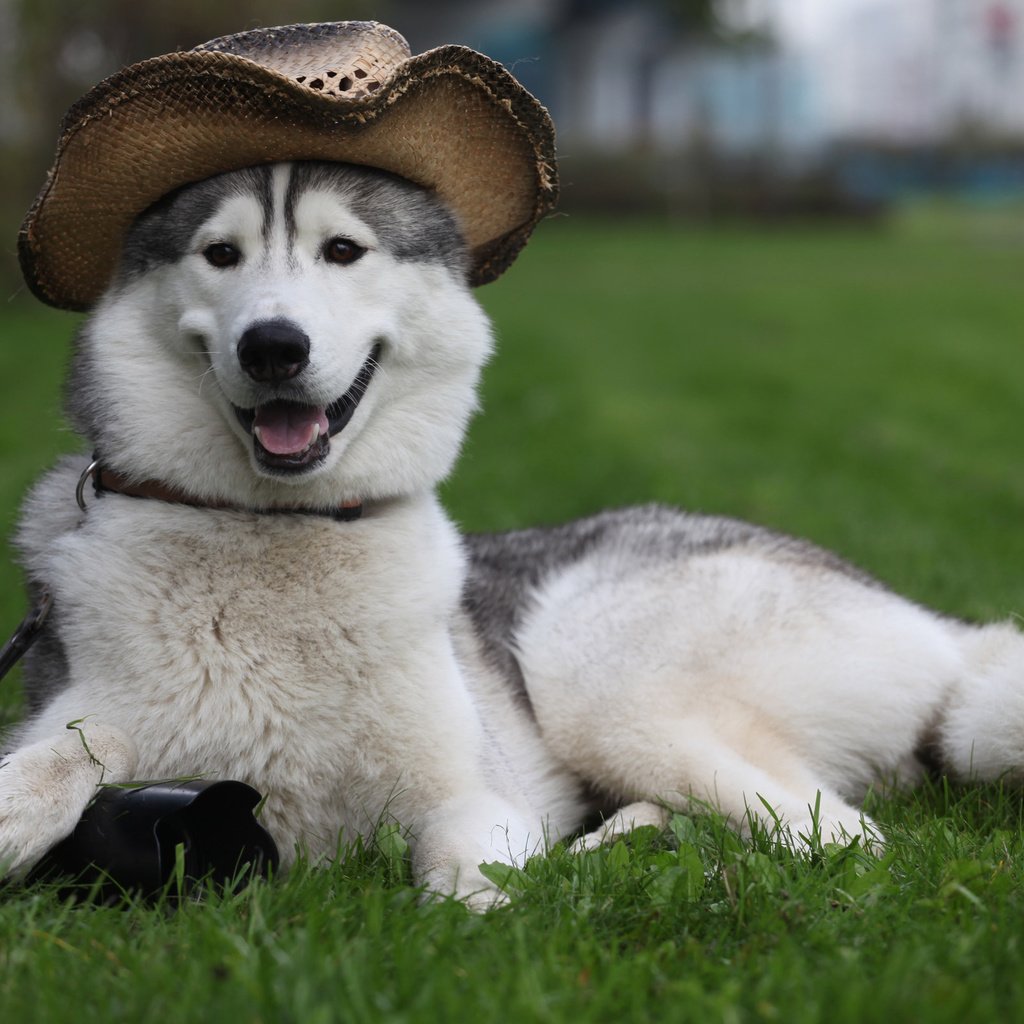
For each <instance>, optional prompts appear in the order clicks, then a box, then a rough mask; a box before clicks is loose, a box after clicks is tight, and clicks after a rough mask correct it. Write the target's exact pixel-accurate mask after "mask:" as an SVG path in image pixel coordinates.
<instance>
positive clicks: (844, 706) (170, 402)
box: [0, 161, 1024, 907]
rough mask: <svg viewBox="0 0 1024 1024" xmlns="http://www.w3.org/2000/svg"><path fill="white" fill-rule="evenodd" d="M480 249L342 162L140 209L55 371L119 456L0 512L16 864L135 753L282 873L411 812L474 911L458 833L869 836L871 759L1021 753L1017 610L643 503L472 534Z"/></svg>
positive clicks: (35, 854)
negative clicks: (257, 841)
mask: <svg viewBox="0 0 1024 1024" xmlns="http://www.w3.org/2000/svg"><path fill="white" fill-rule="evenodd" d="M467 261H468V256H467V248H466V245H465V243H464V241H463V239H462V236H461V234H460V230H459V226H458V223H457V221H456V218H455V217H454V216H453V214H452V213H451V212H450V210H449V209H448V208H447V207H446V206H445V204H444V203H443V202H442V201H441V200H439V199H438V198H437V197H436V196H435V195H433V194H431V193H430V192H428V191H426V190H424V189H422V188H420V187H418V186H415V185H413V184H411V183H409V182H408V181H405V180H403V179H401V178H398V177H396V176H394V175H391V174H387V173H384V172H380V171H376V170H372V169H368V168H365V167H357V166H351V165H345V164H338V163H321V162H307V161H302V162H293V163H279V164H275V165H270V166H260V167H253V168H248V169H243V170H240V171H232V172H228V173H224V174H220V175H216V176H214V177H212V178H209V179H207V180H204V181H202V182H201V183H198V184H195V185H190V186H187V187H185V188H182V189H180V190H178V191H176V192H174V193H172V194H171V195H170V196H168V197H167V198H165V199H164V200H162V201H160V202H159V203H157V204H156V205H155V206H153V207H151V208H150V209H149V210H147V212H146V213H144V214H143V215H142V216H141V217H139V218H138V219H137V220H136V221H135V222H134V224H133V225H132V227H131V228H130V230H129V231H128V233H127V236H126V239H125V243H124V246H123V251H122V255H121V260H120V264H119V268H118V270H117V273H116V275H115V277H114V280H113V282H112V283H111V285H110V286H109V288H108V289H107V290H106V292H105V293H104V295H103V296H102V298H101V299H100V300H99V301H98V303H97V304H96V305H95V308H94V310H93V312H92V313H91V315H90V317H89V318H88V320H87V321H86V322H85V324H84V326H83V327H82V328H81V330H80V332H79V334H78V337H77V341H76V348H75V354H74V359H73V362H72V366H71V370H70V379H69V384H68V392H67V393H68V404H69V408H68V412H69V417H70V420H71V422H72V423H73V424H74V426H75V428H76V430H77V431H78V433H79V434H80V435H81V437H82V438H83V439H84V441H85V445H86V447H87V449H89V450H90V451H92V450H95V451H97V452H100V453H102V455H103V459H104V460H105V461H106V462H107V463H108V464H109V465H111V466H115V467H117V474H110V475H108V477H107V478H105V479H106V484H105V485H104V486H102V487H100V488H99V491H98V493H95V494H94V493H92V491H91V490H89V489H87V497H85V498H84V500H83V502H82V504H83V505H84V509H83V508H81V507H79V505H78V504H76V502H75V501H74V500H73V495H74V493H75V490H76V486H77V485H78V484H79V482H80V479H81V478H82V477H83V474H84V473H88V472H89V469H88V463H89V461H90V460H89V459H88V458H85V457H81V456H74V457H69V458H66V459H65V460H64V461H63V462H62V463H61V464H60V465H58V466H57V468H55V469H54V470H52V471H51V472H49V473H48V474H47V475H45V476H44V477H43V478H42V479H41V481H40V482H39V483H38V485H37V486H36V487H35V488H34V490H33V491H32V493H31V494H30V496H29V497H28V499H27V502H26V506H25V510H24V515H23V518H22V520H21V526H20V529H19V532H18V538H17V543H18V547H19V550H20V553H21V558H22V562H23V565H24V568H25V572H26V575H27V578H28V581H29V585H30V587H31V588H32V589H33V590H36V591H38V590H39V589H41V588H44V587H45V588H46V589H47V590H48V591H49V592H50V593H51V594H52V595H53V601H54V605H53V608H54V610H53V612H52V614H51V617H50V619H49V621H48V623H47V626H46V628H45V630H44V633H43V636H42V638H41V640H40V642H39V643H38V644H37V646H36V647H35V648H34V650H33V651H32V652H31V654H30V657H29V659H28V662H27V665H26V669H25V687H26V694H27V704H28V715H27V718H26V720H25V722H24V723H23V724H22V725H20V726H19V727H17V728H16V729H15V730H14V732H13V734H12V735H10V736H9V737H8V738H7V745H6V748H5V749H7V750H8V753H7V754H6V755H4V757H3V763H2V768H0V860H2V861H3V863H4V865H5V868H6V871H7V872H8V873H9V874H12V875H18V874H20V873H23V872H24V871H25V870H26V869H27V868H29V867H30V866H31V865H32V864H33V863H34V862H36V861H37V860H38V859H39V858H40V857H41V856H42V855H43V854H44V853H45V851H46V850H47V849H49V848H50V847H51V846H53V844H55V843H56V842H58V841H59V840H60V839H61V838H62V837H64V836H66V835H67V834H68V833H69V832H70V831H71V830H72V828H73V827H74V825H75V823H76V821H77V820H78V818H79V816H80V815H81V813H82V811H83V809H84V808H85V807H86V805H87V804H88V803H89V801H90V800H91V799H92V797H93V796H94V794H95V792H96V787H97V785H98V784H100V783H123V782H128V781H130V780H132V779H154V778H174V777H178V776H181V775H189V776H191V775H195V774H202V775H204V776H209V777H226V778H237V779H241V780H243V781H246V782H248V783H250V784H251V785H252V786H254V787H255V788H257V789H258V790H259V791H260V792H261V793H263V794H265V796H266V802H265V806H264V808H263V812H262V815H263V816H262V821H263V823H264V824H265V826H266V827H267V828H268V830H269V831H270V832H271V834H272V835H273V836H274V837H275V838H276V840H277V843H278V845H279V846H280V849H281V851H282V859H283V863H284V865H285V866H286V867H287V865H288V864H290V863H292V862H293V861H294V858H295V857H296V856H298V855H301V856H304V857H307V858H310V859H312V860H319V859H324V858H331V857H333V856H334V855H335V854H336V852H337V850H338V849H339V845H338V844H339V836H340V837H341V839H342V841H344V840H351V839H353V838H355V837H356V836H366V835H369V834H371V833H372V832H373V830H374V829H375V828H376V827H377V826H378V825H379V824H380V823H381V822H382V821H396V822H399V823H401V825H402V826H403V827H404V828H405V829H406V830H407V832H408V835H409V838H410V846H411V858H412V870H413V873H414V877H415V879H416V881H417V883H418V884H419V885H421V886H423V887H424V890H425V891H427V892H430V893H440V894H446V895H454V896H456V897H458V898H461V899H464V900H466V901H468V902H469V903H470V904H471V905H474V906H479V907H483V906H489V905H491V904H492V903H494V902H496V901H498V900H500V899H501V898H502V897H501V894H500V893H499V892H498V891H497V889H496V887H495V886H494V884H493V883H492V882H490V881H489V880H488V879H487V878H486V877H485V876H484V874H483V873H482V872H481V870H480V865H481V864H483V863H485V862H489V861H501V862H504V863H509V864H521V863H522V862H523V861H524V859H525V858H527V857H529V856H531V855H533V854H535V853H538V852H540V851H543V849H544V848H545V844H547V843H550V842H552V841H554V840H557V839H559V838H563V837H573V836H575V835H577V834H579V832H580V830H581V828H582V826H583V823H584V822H585V821H586V820H587V819H588V817H589V816H590V815H592V814H593V812H594V811H595V810H600V811H601V812H602V813H603V815H604V822H603V824H602V825H601V826H600V827H599V828H598V829H597V830H596V831H593V832H591V833H588V834H587V835H585V836H584V837H583V839H582V841H581V845H583V846H592V845H595V844H597V843H600V842H604V841H607V840H608V839H609V838H611V837H613V836H615V835H618V834H620V833H621V832H623V831H625V830H628V829H629V828H631V827H633V826H635V825H638V824H650V823H655V824H662V823H664V822H665V821H666V820H667V815H668V814H669V813H670V812H671V811H672V810H674V809H680V810H685V809H687V808H689V807H692V806H694V805H698V806H705V805H710V806H712V807H714V808H716V809H717V810H718V811H720V812H721V813H722V814H723V815H725V816H726V817H727V818H728V820H729V821H730V822H731V823H732V824H733V825H734V826H735V827H736V828H737V829H739V830H741V831H742V830H747V829H749V828H750V827H751V825H752V823H760V824H763V825H765V826H767V827H769V828H775V829H779V834H780V836H781V837H782V838H783V841H784V842H786V843H788V844H789V845H791V846H792V847H793V848H795V849H808V848H810V846H811V845H812V844H813V843H814V842H816V841H818V840H819V839H820V840H822V841H840V842H842V841H850V840H851V839H852V838H853V837H862V839H863V841H864V842H867V843H873V844H879V845H880V844H881V843H883V842H884V839H883V837H882V836H881V833H880V832H879V829H878V827H877V826H876V824H875V823H874V822H872V821H871V820H870V819H868V818H867V817H865V816H864V814H863V813H862V811H861V810H860V808H859V806H858V804H859V801H860V800H861V799H862V798H863V796H864V794H865V793H866V791H867V790H868V789H869V788H870V787H872V786H876V785H878V784H885V785H892V784H895V785H904V786H911V785H914V784H915V783H916V782H918V781H919V780H920V778H921V776H922V773H923V772H924V770H925V769H926V767H927V766H928V765H929V764H931V763H937V764H939V765H940V766H941V768H942V770H943V771H945V772H948V773H949V774H950V775H951V776H953V777H955V778H958V779H961V778H962V779H967V778H977V779H994V778H997V777H1001V776H1003V775H1004V774H1006V773H1010V774H1011V775H1017V776H1019V774H1020V771H1021V766H1022V765H1024V688H1022V687H1021V685H1020V680H1021V677H1022V675H1024V639H1022V637H1021V634H1020V633H1019V632H1018V631H1017V630H1016V629H1015V628H1014V627H1013V626H1012V625H1009V624H992V625H985V626H973V625H967V624H965V623H962V622H959V621H956V620H954V619H951V618H947V617H943V616H940V615H937V614H933V613H932V612H930V611H928V610H926V609H924V608H922V607H920V606H918V605H916V604H914V603H911V602H909V601H907V600H905V599H903V598H901V597H900V596H898V595H896V594H894V593H892V592H891V591H889V590H888V589H886V588H885V587H884V586H882V585H881V584H880V583H878V582H877V581H875V580H874V579H872V578H870V577H869V576H867V575H865V574H864V573H862V572H860V571H859V570H857V569H856V568H854V567H852V566H850V565H848V564H847V563H845V562H844V561H842V560H841V559H839V558H838V557H836V556H834V555H832V554H830V553H828V552H826V551H824V550H821V549H819V548H817V547H815V546H813V545H811V544H809V543H806V542H803V541H800V540H796V539H792V538H789V537H786V536H782V535H780V534H777V533H774V532H771V531H768V530H766V529H762V528H759V527H757V526H752V525H748V524H745V523H742V522H738V521H734V520H730V519H726V518H720V517H707V516H699V515H692V514H687V513H685V512H681V511H676V510H673V509H669V508H665V507H660V506H646V507H639V508H630V509H624V510H617V511H609V512H603V513H600V514H598V515H596V516H593V517H592V518H588V519H584V520H582V521H579V522H575V523H571V524H569V525H564V526H559V527H554V528H546V529H527V530H523V531H517V532H511V533H504V534H496V535H470V536H460V535H459V534H458V533H457V531H456V529H455V528H454V527H453V525H452V524H451V522H450V521H449V520H448V518H447V517H446V515H445V513H444V511H443V510H442V508H441V506H440V504H439V503H438V500H437V498H436V496H435V493H434V491H435V487H436V485H437V484H438V482H439V481H441V480H442V479H443V478H444V477H445V476H446V475H447V474H448V473H449V471H450V470H451V468H452V466H453V463H454V461H455V459H456V456H457V453H458V450H459V447H460V443H461V441H462V438H463V434H464V432H465V429H466V425H467V422H468V420H469V419H470V417H471V415H472V414H473V413H474V411H475V409H476V404H477V383H478V379H479V376H480V373H481V370H482V368H483V366H484V364H485V363H486V361H487V358H488V356H489V354H490V352H491V349H492V337H491V331H490V327H489V324H488V321H487V319H486V317H485V316H484V314H483V312H482V311H481V309H480V307H479V305H478V304H477V302H476V300H475V298H474V296H473V294H472V292H471V290H470V288H469V286H468V284H467ZM153 465H160V466H161V467H163V468H162V481H163V483H162V487H163V490H161V491H159V492H158V493H153V492H150V491H147V486H148V485H147V484H146V483H145V482H144V481H145V479H146V474H147V473H148V472H149V471H150V467H151V466H153ZM100 473H101V470H100V469H98V468H96V467H94V468H93V469H92V475H93V476H94V477H97V476H98V474H100ZM168 491H170V493H168ZM211 495H213V496H216V500H215V501H214V500H212V499H211V498H210V496H211ZM357 509H361V515H360V516H359V517H358V518H352V513H353V512H354V511H355V510H357Z"/></svg>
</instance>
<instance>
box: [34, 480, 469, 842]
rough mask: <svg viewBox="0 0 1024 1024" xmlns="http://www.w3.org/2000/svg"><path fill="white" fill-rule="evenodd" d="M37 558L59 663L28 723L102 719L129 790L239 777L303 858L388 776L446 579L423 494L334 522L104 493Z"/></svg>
mask: <svg viewBox="0 0 1024 1024" xmlns="http://www.w3.org/2000/svg"><path fill="white" fill-rule="evenodd" d="M36 558H38V559H39V560H40V564H37V565H36V564H33V565H32V566H31V568H32V569H38V570H40V571H41V572H43V573H45V575H46V576H47V577H48V578H49V580H50V581H51V586H52V588H53V590H54V597H55V604H56V607H57V608H58V609H59V613H58V614H59V619H60V632H61V635H62V637H63V638H64V642H65V643H66V644H68V645H69V646H70V647H72V648H73V649H74V650H75V651H76V656H75V658H74V659H73V662H72V664H71V665H70V666H69V668H70V679H69V685H68V686H67V689H66V690H64V692H63V693H61V694H60V696H59V697H58V698H57V700H56V701H55V702H54V703H53V704H52V705H51V706H50V707H49V708H48V709H47V712H46V717H47V718H51V719H52V718H54V716H56V717H57V718H60V717H61V716H66V717H67V720H71V719H76V718H81V717H85V716H89V715H91V714H98V713H100V712H102V713H103V714H104V715H105V716H108V717H109V716H111V714H112V713H113V716H114V717H115V718H116V720H117V721H119V722H121V723H123V727H124V728H125V729H126V730H129V731H130V732H131V734H132V735H133V736H135V737H136V742H137V743H138V746H139V751H140V757H141V760H140V763H139V777H140V778H167V777H175V776H178V775H187V776H191V775H195V774H201V775H209V776H214V777H216V776H221V777H224V776H227V777H233V778H241V779H243V780H244V781H248V782H250V783H251V784H253V785H254V786H256V787H257V788H258V789H260V791H261V792H264V793H266V794H267V795H268V798H269V799H268V807H267V814H268V816H269V821H270V823H271V824H272V825H273V826H274V827H275V829H276V831H277V832H278V833H279V834H284V835H289V836H293V837H295V838H297V839H299V840H300V841H301V842H302V843H303V844H304V845H305V846H306V847H307V848H312V850H313V852H318V851H317V850H316V847H317V845H318V843H317V838H318V837H319V838H322V839H323V840H324V842H325V843H327V844H333V843H334V842H335V840H336V836H337V831H338V825H339V823H342V824H348V825H350V826H351V827H352V828H353V829H356V828H358V829H359V830H363V829H365V827H366V824H367V822H366V820H365V819H366V818H367V817H372V816H374V815H376V814H379V813H380V812H381V811H382V810H383V809H384V808H383V806H382V803H383V802H384V801H386V795H385V796H382V795H381V794H382V792H384V790H386V789H390V788H393V787H395V786H396V785H400V784H401V779H400V778H399V777H398V774H397V773H396V771H395V756H394V752H395V750H396V748H400V747H401V739H400V736H401V733H402V730H403V729H407V727H408V722H409V720H410V718H411V717H413V718H414V717H415V716H417V715H419V714H422V713H424V709H423V707H422V706H421V705H423V704H424V703H425V702H427V703H429V701H430V700H431V699H432V698H431V694H430V693H429V681H428V680H426V679H424V676H423V672H422V671H418V667H419V665H421V664H422V657H423V651H424V649H426V650H432V649H436V650H439V651H440V650H443V648H444V646H445V643H446V641H447V637H448V623H449V622H450V620H451V616H452V615H453V613H454V611H455V609H456V607H457V604H458V596H459V586H460V581H461V575H462V556H461V551H460V548H459V546H458V541H457V539H456V537H455V534H454V532H453V531H452V530H451V528H450V526H449V525H448V524H447V522H446V521H445V519H444V518H443V516H442V515H441V514H440V512H439V510H438V508H437V507H436V505H435V504H434V503H433V501H432V500H421V501H415V502H408V503H395V504H393V505H390V506H388V507H386V508H378V509H371V510H369V511H368V513H367V515H366V517H365V518H364V519H363V520H360V521H358V522H353V523H346V522H335V521H333V520H331V519H330V518H327V517H320V516H308V515H270V516H267V515H247V514H239V513H233V512H215V511H211V510H199V509H189V508H184V507H180V506H168V505H166V504H163V503H160V502H154V501H144V500H139V499H133V498H127V497H120V496H108V497H104V498H103V499H101V500H98V501H96V502H95V503H94V505H93V507H92V508H91V509H90V511H89V512H88V513H87V514H86V515H85V517H84V521H83V522H82V523H81V525H80V526H78V527H77V528H74V529H71V530H68V531H66V532H63V533H62V534H61V535H59V536H58V537H56V538H53V543H52V544H51V545H49V547H47V548H45V549H44V550H39V551H38V553H37V554H32V553H30V559H31V561H32V562H35V559H36ZM425 684H427V685H425ZM64 724H66V722H61V721H56V720H54V721H52V723H51V725H52V727H54V728H61V727H62V726H63V725H64ZM375 759H376V760H377V761H378V763H375ZM389 772H390V777H387V776H388V773H389ZM332 850H333V847H332V848H331V849H330V850H325V851H323V852H332Z"/></svg>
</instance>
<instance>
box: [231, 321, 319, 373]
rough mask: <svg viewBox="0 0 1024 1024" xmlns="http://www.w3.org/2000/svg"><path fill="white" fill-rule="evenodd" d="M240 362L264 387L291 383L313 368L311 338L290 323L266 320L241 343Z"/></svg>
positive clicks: (240, 341)
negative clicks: (310, 359)
mask: <svg viewBox="0 0 1024 1024" xmlns="http://www.w3.org/2000/svg"><path fill="white" fill-rule="evenodd" d="M238 362H239V363H240V364H241V366H242V369H243V370H245V372H246V373H247V374H249V376H250V377H252V379H253V380H258V381H260V382H261V383H263V384H270V383H277V382H279V381H282V380H288V379H290V378H291V377H294V376H296V375H297V374H299V373H301V371H302V370H303V369H304V368H305V367H306V366H307V365H309V338H308V337H307V336H306V334H305V332H304V331H301V330H300V329H299V328H298V327H296V326H295V324H293V323H292V322H291V321H290V320H263V321H261V322H260V323H256V324H253V325H252V327H250V328H248V330H246V332H245V333H244V334H243V335H242V337H241V338H240V339H239V341H238Z"/></svg>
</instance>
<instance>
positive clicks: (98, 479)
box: [78, 460, 363, 522]
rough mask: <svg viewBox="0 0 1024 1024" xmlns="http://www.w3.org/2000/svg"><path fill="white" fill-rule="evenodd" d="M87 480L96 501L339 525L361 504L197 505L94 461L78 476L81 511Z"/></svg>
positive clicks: (175, 492) (357, 512)
mask: <svg viewBox="0 0 1024 1024" xmlns="http://www.w3.org/2000/svg"><path fill="white" fill-rule="evenodd" d="M90 476H91V477H92V485H93V490H94V491H95V493H96V497H98V498H99V497H102V496H103V495H104V494H124V495H127V496H128V497H130V498H154V499H155V500H157V501H167V502H170V503H171V504H174V505H190V506H192V507H193V508H214V509H221V510H227V511H231V512H256V513H259V514H260V515H275V514H280V513H292V514H295V515H307V516H326V517H327V518H329V519H337V520H341V521H342V522H351V521H352V520H354V519H358V518H359V517H360V516H361V515H362V514H363V504H362V502H361V501H345V502H342V503H341V505H339V506H338V507H336V508H332V509H318V508H298V507H292V506H290V505H275V506H272V507H270V508H246V507H244V506H242V505H234V504H232V503H231V502H228V501H200V500H198V499H197V498H194V497H192V495H190V494H186V493H185V492H184V491H182V490H179V489H178V488H177V487H174V486H172V485H171V484H167V483H164V482H163V481H161V480H140V481H138V482H137V483H135V482H132V481H130V480H128V478H127V477H124V476H122V475H121V474H120V473H117V472H115V471H114V470H112V469H106V468H105V467H104V466H102V465H101V464H100V462H99V461H98V460H94V461H93V462H92V464H91V465H90V466H89V468H88V469H86V471H85V472H84V473H83V474H82V479H81V481H79V486H78V503H79V505H80V506H81V507H82V508H83V509H84V508H85V502H84V501H83V498H82V491H83V487H84V484H85V481H86V479H87V478H88V477H90Z"/></svg>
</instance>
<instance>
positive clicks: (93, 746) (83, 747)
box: [0, 720, 138, 878]
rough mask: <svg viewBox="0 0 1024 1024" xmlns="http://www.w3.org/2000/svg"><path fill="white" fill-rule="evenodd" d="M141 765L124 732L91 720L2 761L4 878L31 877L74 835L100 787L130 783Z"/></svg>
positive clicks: (0, 866)
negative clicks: (54, 849) (32, 871)
mask: <svg viewBox="0 0 1024 1024" xmlns="http://www.w3.org/2000/svg"><path fill="white" fill-rule="evenodd" d="M137 763H138V753H137V751H136V748H135V744H134V743H133V742H132V740H131V739H130V738H129V737H128V736H127V735H126V734H125V733H124V732H122V731H121V730H120V729H118V728H116V727H115V726H111V725H103V724H100V723H98V722H91V721H88V720H86V721H82V722H74V723H71V724H70V725H69V726H68V732H67V733H65V734H63V735H57V736H51V737H47V738H45V739H42V740H38V741H36V742H34V743H30V744H28V745H27V746H23V747H20V748H19V749H17V750H14V751H13V752H11V753H10V754H4V755H2V756H0V878H4V877H6V876H8V875H10V876H20V875H23V874H24V873H25V872H27V871H28V870H29V869H30V868H31V867H32V865H33V864H35V862H36V861H37V860H39V858H40V857H42V856H43V854H44V853H46V851H47V850H49V849H50V848H51V847H52V846H55V845H56V844H57V843H58V842H60V841H61V840H62V839H64V838H65V837H66V836H68V835H70V834H71V832H72V831H73V829H74V827H75V825H76V823H77V822H78V819H79V818H80V817H81V815H82V812H83V811H84V810H85V808H86V806H87V805H88V803H89V801H90V800H91V799H92V798H93V796H94V795H95V793H96V787H97V786H98V785H99V784H101V783H104V782H107V783H118V782H127V781H128V780H129V779H130V778H131V776H132V773H133V772H134V770H135V766H136V764H137Z"/></svg>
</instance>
